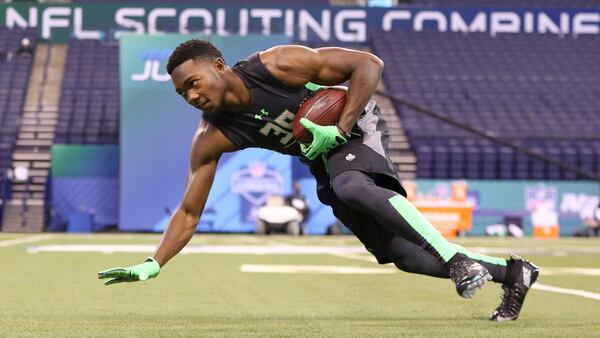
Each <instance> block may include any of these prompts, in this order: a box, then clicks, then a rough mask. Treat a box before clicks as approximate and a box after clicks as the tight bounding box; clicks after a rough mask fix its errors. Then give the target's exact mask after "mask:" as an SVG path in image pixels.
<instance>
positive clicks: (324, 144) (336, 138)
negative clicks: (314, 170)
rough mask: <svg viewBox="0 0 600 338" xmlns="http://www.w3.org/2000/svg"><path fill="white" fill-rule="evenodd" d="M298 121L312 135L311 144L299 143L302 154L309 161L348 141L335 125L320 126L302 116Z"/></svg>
mask: <svg viewBox="0 0 600 338" xmlns="http://www.w3.org/2000/svg"><path fill="white" fill-rule="evenodd" d="M300 123H301V124H302V126H303V127H304V128H306V129H307V130H308V131H309V132H310V133H311V134H312V135H313V141H312V143H311V144H309V145H306V144H301V145H300V149H301V150H302V154H303V155H304V156H306V158H308V159H309V160H311V161H312V160H314V159H315V158H317V156H319V155H321V154H326V153H328V152H329V151H331V150H332V149H334V148H335V147H337V146H340V145H342V144H344V143H346V142H347V141H348V140H346V138H345V137H344V136H342V134H340V131H339V130H338V127H336V126H320V125H318V124H316V123H314V122H312V121H311V120H309V119H307V118H304V117H303V118H301V119H300Z"/></svg>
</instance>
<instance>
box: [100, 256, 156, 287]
mask: <svg viewBox="0 0 600 338" xmlns="http://www.w3.org/2000/svg"><path fill="white" fill-rule="evenodd" d="M159 272H160V265H159V264H158V262H157V261H156V260H155V259H154V258H153V257H148V258H146V260H145V261H144V263H142V264H138V265H134V266H130V267H128V268H112V269H108V270H104V271H100V272H98V279H103V278H112V279H109V280H108V281H106V282H105V283H104V285H111V284H116V283H122V282H136V281H144V280H146V279H148V278H154V277H156V276H158V273H159Z"/></svg>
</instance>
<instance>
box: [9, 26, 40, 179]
mask: <svg viewBox="0 0 600 338" xmlns="http://www.w3.org/2000/svg"><path fill="white" fill-rule="evenodd" d="M23 38H28V39H29V40H30V41H31V42H32V44H35V40H36V38H35V32H34V31H33V30H21V29H16V30H10V29H8V28H6V27H0V187H1V186H3V182H2V179H3V177H5V173H6V170H8V169H9V168H10V166H11V162H12V161H11V157H12V152H13V150H14V148H15V143H16V138H17V134H18V132H19V126H20V125H21V113H22V110H23V102H24V100H25V92H26V88H27V81H28V79H29V73H30V71H31V63H32V57H31V55H30V54H28V53H22V54H19V53H18V52H17V51H18V49H19V45H20V42H21V39H23ZM32 48H35V46H33V45H32Z"/></svg>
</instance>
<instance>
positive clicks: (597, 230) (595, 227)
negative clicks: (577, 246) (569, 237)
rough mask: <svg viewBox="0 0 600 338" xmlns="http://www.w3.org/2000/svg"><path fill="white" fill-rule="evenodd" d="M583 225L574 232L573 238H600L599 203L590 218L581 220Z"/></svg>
mask: <svg viewBox="0 0 600 338" xmlns="http://www.w3.org/2000/svg"><path fill="white" fill-rule="evenodd" d="M583 225H584V227H583V228H581V229H579V230H577V231H576V232H575V234H574V236H575V237H600V203H598V206H597V207H596V208H595V209H594V211H593V213H592V214H591V215H590V216H587V217H585V218H584V219H583Z"/></svg>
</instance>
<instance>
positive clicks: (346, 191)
mask: <svg viewBox="0 0 600 338" xmlns="http://www.w3.org/2000/svg"><path fill="white" fill-rule="evenodd" d="M331 185H332V188H333V191H334V192H335V195H336V197H337V198H339V199H340V200H341V201H342V202H344V203H345V204H347V205H348V206H350V207H351V208H353V209H355V210H358V211H360V212H363V213H366V214H369V215H371V216H373V217H374V218H375V219H376V220H377V221H378V223H379V224H381V225H382V226H383V227H385V228H386V229H387V230H388V231H390V232H391V233H393V234H396V235H399V236H401V237H403V238H405V239H407V240H408V241H410V242H412V243H414V244H416V245H418V246H420V247H422V248H423V249H425V250H426V251H427V252H429V253H431V254H432V255H434V256H435V257H437V258H438V260H439V261H440V262H441V263H442V264H445V265H446V266H447V267H448V271H449V275H450V278H451V279H452V281H453V282H454V283H455V284H456V290H457V292H458V293H459V294H460V295H461V296H463V297H467V298H471V297H473V295H474V293H475V290H476V288H479V287H481V286H482V285H483V284H484V283H485V282H486V281H487V280H490V279H492V276H491V275H490V274H489V272H488V270H487V269H486V268H485V267H484V266H483V265H481V264H479V263H477V262H476V261H474V260H473V259H472V258H469V257H468V255H467V254H469V253H468V252H467V251H466V250H464V249H463V248H461V247H460V246H457V245H454V244H451V243H449V242H448V241H446V239H445V238H444V237H443V236H442V235H441V234H440V233H439V231H437V230H436V229H435V228H434V227H433V226H432V225H431V224H430V223H429V222H428V221H427V220H426V219H425V217H423V215H421V213H420V212H418V211H417V209H416V208H415V207H414V206H413V205H412V204H411V203H410V202H408V200H406V198H404V197H403V196H402V195H400V194H398V193H396V192H395V191H392V190H389V189H386V188H382V187H379V186H377V185H376V184H375V182H374V181H373V179H372V178H371V177H370V176H368V175H366V174H364V173H362V172H360V171H355V170H348V171H344V172H342V173H340V174H338V175H337V176H335V177H334V179H333V180H332V182H331ZM481 258H484V259H489V260H490V261H492V262H493V263H494V264H498V265H501V264H502V263H504V264H506V260H503V259H500V258H494V257H487V256H481V257H478V259H481Z"/></svg>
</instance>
